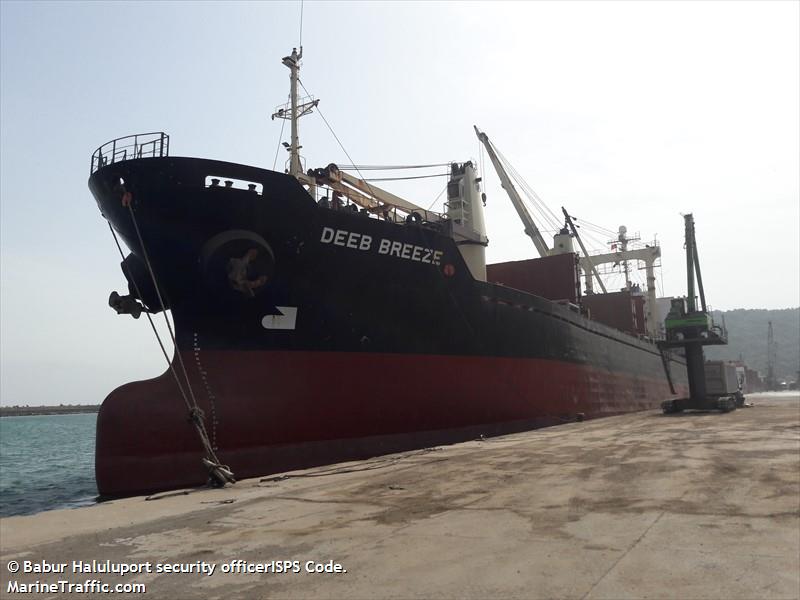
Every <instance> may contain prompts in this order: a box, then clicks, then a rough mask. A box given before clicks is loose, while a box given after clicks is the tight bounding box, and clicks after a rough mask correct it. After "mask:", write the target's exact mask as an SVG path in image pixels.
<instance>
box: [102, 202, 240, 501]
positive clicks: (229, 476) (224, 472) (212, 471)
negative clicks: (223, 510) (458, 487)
mask: <svg viewBox="0 0 800 600" xmlns="http://www.w3.org/2000/svg"><path fill="white" fill-rule="evenodd" d="M126 204H127V207H128V211H129V212H130V215H131V221H132V222H133V227H134V230H135V231H136V237H137V238H138V240H139V246H140V247H141V249H142V256H143V258H144V261H145V265H146V266H147V270H148V272H149V273H150V278H151V280H152V282H153V286H154V288H155V291H156V296H157V297H158V302H159V304H160V305H161V311H162V312H163V313H164V321H165V322H166V324H167V330H168V331H169V335H170V338H171V339H172V344H173V346H174V348H175V355H176V356H177V357H178V363H179V364H180V367H181V370H182V371H183V377H184V379H185V382H186V390H188V396H187V394H186V392H185V391H184V388H183V386H182V385H181V381H180V377H179V376H178V373H177V372H176V371H175V367H174V365H173V363H172V361H171V360H169V356H168V355H167V351H166V349H165V348H164V344H163V343H162V341H161V336H160V335H159V333H158V330H157V329H156V327H155V323H153V320H152V318H151V317H150V313H149V312H147V313H146V314H147V318H148V320H149V321H150V325H151V327H152V328H153V332H154V333H155V336H156V340H157V341H158V344H159V346H160V347H161V352H162V354H163V355H164V357H165V358H166V359H167V362H168V364H169V368H170V371H171V372H172V375H173V377H174V378H175V382H176V383H177V384H178V389H179V390H180V392H181V395H182V396H183V400H184V403H185V404H186V408H187V409H188V411H189V417H190V419H191V421H192V423H193V424H194V426H195V429H196V430H197V434H198V436H199V437H200V442H201V443H202V445H203V448H204V450H205V452H206V456H204V457H203V459H202V462H203V466H205V467H206V469H207V470H208V472H209V475H210V481H211V483H212V484H214V485H218V486H224V485H225V484H226V483H235V482H236V479H235V477H234V475H233V472H232V471H231V469H230V467H228V466H227V465H223V464H222V463H220V461H219V458H217V455H216V452H214V448H213V446H212V444H211V440H210V439H209V437H208V431H207V430H206V426H205V420H204V414H203V411H202V409H201V408H200V406H199V405H198V404H197V399H196V398H195V395H194V390H193V389H192V384H191V381H190V380H189V374H188V372H187V370H186V365H185V364H184V361H183V356H181V352H180V348H179V347H178V343H177V340H176V338H175V332H174V331H173V329H172V324H171V323H170V321H169V317H168V316H167V309H166V305H165V304H164V299H163V297H162V295H161V290H160V288H159V286H158V281H157V278H156V274H155V271H154V269H153V265H152V264H151V262H150V256H149V255H148V253H147V248H146V247H145V244H144V239H143V238H142V234H141V231H140V230H139V223H138V222H137V220H136V213H134V211H133V206H131V203H130V202H127V203H126ZM109 228H110V229H111V234H112V235H113V236H114V242H115V243H116V244H117V249H118V250H119V251H120V255H122V258H123V261H124V260H125V257H124V254H123V252H122V247H121V246H120V244H119V240H118V239H117V235H116V233H115V232H114V229H113V227H111V224H110V223H109ZM129 275H130V279H131V281H132V282H133V285H134V288H135V289H136V293H137V295H138V296H139V299H140V300H143V298H142V294H141V292H140V291H139V287H138V285H137V284H136V280H135V278H134V277H133V275H132V274H131V273H130V272H129Z"/></svg>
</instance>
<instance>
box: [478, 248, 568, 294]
mask: <svg viewBox="0 0 800 600" xmlns="http://www.w3.org/2000/svg"><path fill="white" fill-rule="evenodd" d="M486 279H487V281H490V282H491V283H500V284H503V285H505V286H507V287H511V288H514V289H517V290H521V291H523V292H529V293H531V294H535V295H537V296H540V297H542V298H547V299H548V300H555V301H566V302H570V303H572V304H577V303H578V298H579V297H580V279H579V277H578V257H577V255H576V254H574V253H572V252H567V253H565V254H555V255H553V256H545V257H543V258H532V259H529V260H516V261H511V262H504V263H496V264H493V265H486Z"/></svg>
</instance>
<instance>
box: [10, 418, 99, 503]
mask: <svg viewBox="0 0 800 600" xmlns="http://www.w3.org/2000/svg"><path fill="white" fill-rule="evenodd" d="M96 421H97V414H96V413H84V414H75V415H41V416H31V417H1V418H0V516H2V517H7V516H10V515H25V514H31V513H36V512H40V511H43V510H52V509H54V508H69V507H77V506H83V505H87V504H91V503H92V502H94V500H95V498H96V496H97V485H96V484H95V480H94V434H95V423H96Z"/></svg>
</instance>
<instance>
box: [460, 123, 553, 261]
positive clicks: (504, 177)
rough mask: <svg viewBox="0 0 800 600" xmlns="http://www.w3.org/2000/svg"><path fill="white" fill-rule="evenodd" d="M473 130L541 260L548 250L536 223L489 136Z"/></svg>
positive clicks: (547, 253) (548, 254)
mask: <svg viewBox="0 0 800 600" xmlns="http://www.w3.org/2000/svg"><path fill="white" fill-rule="evenodd" d="M473 128H474V129H475V135H477V136H478V139H479V140H480V141H481V143H482V144H483V145H484V147H485V148H486V152H487V153H488V154H489V158H490V159H491V161H492V164H493V165H494V169H495V171H497V176H498V177H500V184H501V185H502V186H503V189H504V190H505V191H506V193H507V194H508V196H509V198H511V202H512V204H514V208H515V209H516V210H517V214H518V215H519V218H520V219H522V223H523V225H524V226H525V234H526V235H527V236H528V237H529V238H531V239H532V240H533V245H534V246H536V250H537V251H538V252H539V256H541V257H542V258H544V257H545V256H550V248H549V247H548V245H547V242H546V241H545V240H544V238H543V237H542V234H541V233H539V228H538V227H536V223H534V222H533V217H531V213H529V212H528V209H527V208H526V207H525V203H524V202H523V201H522V197H521V196H520V195H519V192H518V191H517V188H515V187H514V184H513V183H512V181H511V178H510V177H509V176H508V173H506V169H505V167H504V166H503V163H502V162H501V161H500V158H499V157H498V156H497V152H496V151H495V149H494V146H493V145H492V142H490V141H489V136H487V135H486V134H485V133H483V132H482V131H480V130H479V129H478V128H477V127H476V126H475V125H473Z"/></svg>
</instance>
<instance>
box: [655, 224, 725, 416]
mask: <svg viewBox="0 0 800 600" xmlns="http://www.w3.org/2000/svg"><path fill="white" fill-rule="evenodd" d="M683 218H684V222H685V226H686V275H687V277H686V281H687V288H688V289H687V292H688V293H687V296H686V297H685V298H674V299H673V300H672V302H671V306H670V311H669V314H668V315H667V318H666V320H665V322H664V325H665V328H666V339H664V340H662V341H660V342H659V344H658V345H659V348H660V349H661V351H662V352H664V351H669V349H672V348H683V349H684V352H685V354H686V371H687V374H688V376H689V397H688V398H677V399H675V400H666V401H664V402H662V403H661V408H662V410H663V411H664V413H674V412H681V411H682V410H714V409H717V410H721V411H723V412H729V411H731V410H734V409H735V408H736V406H737V404H738V402H737V396H736V395H735V394H731V395H722V396H720V395H709V394H708V393H707V389H706V374H705V356H704V355H703V346H715V345H724V344H727V343H728V339H727V334H726V332H725V331H724V330H723V329H722V328H721V327H719V326H717V325H715V324H714V321H713V320H712V318H711V314H710V313H709V312H708V308H707V306H706V295H705V292H704V291H703V277H702V275H701V274H700V259H699V258H698V255H697V240H696V239H695V233H694V217H693V216H692V215H691V214H688V215H684V217H683ZM695 273H697V290H698V291H699V293H700V309H699V310H698V308H697V297H696V296H695Z"/></svg>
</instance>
